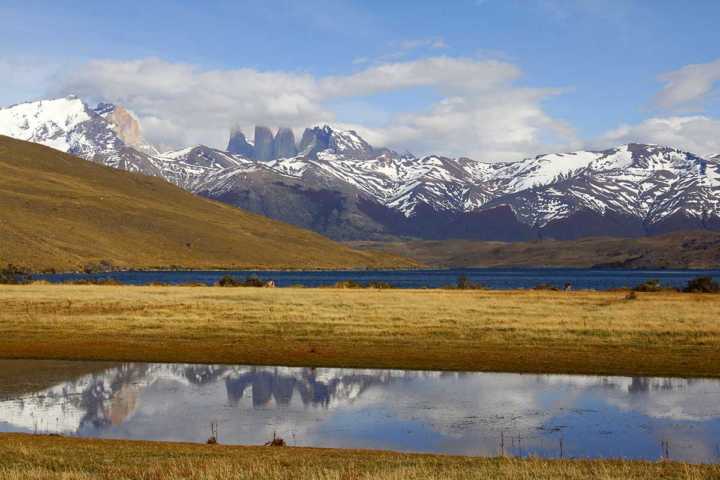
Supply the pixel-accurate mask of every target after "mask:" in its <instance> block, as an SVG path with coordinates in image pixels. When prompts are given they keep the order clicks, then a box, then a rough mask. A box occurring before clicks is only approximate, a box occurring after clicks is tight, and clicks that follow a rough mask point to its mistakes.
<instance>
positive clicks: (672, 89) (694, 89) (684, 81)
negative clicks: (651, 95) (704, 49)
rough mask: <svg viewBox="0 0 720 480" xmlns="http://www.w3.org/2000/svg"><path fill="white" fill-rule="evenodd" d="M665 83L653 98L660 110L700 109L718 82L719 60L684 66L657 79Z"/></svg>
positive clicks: (719, 73)
mask: <svg viewBox="0 0 720 480" xmlns="http://www.w3.org/2000/svg"><path fill="white" fill-rule="evenodd" d="M658 78H659V79H660V80H661V81H662V82H664V83H665V86H664V87H663V89H662V90H661V91H660V92H659V93H658V94H657V96H656V97H655V103H656V104H657V105H658V106H660V107H662V108H690V109H701V107H702V102H703V101H704V100H706V99H707V98H708V96H709V95H710V94H711V93H713V92H714V90H715V86H716V84H717V83H718V82H720V59H717V60H715V61H714V62H710V63H702V64H695V65H686V66H684V67H682V68H680V69H678V70H674V71H672V72H668V73H664V74H662V75H660V77H658Z"/></svg>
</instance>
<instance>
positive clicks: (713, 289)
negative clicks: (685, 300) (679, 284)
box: [683, 277, 720, 293]
mask: <svg viewBox="0 0 720 480" xmlns="http://www.w3.org/2000/svg"><path fill="white" fill-rule="evenodd" d="M683 291H684V292H687V293H720V283H718V282H716V281H715V280H713V279H712V277H697V278H693V279H692V280H690V281H689V282H688V284H687V287H685V288H684V289H683Z"/></svg>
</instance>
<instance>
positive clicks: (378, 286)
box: [367, 282, 395, 290]
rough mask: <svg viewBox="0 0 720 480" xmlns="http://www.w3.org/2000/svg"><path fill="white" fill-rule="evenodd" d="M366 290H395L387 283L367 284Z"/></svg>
mask: <svg viewBox="0 0 720 480" xmlns="http://www.w3.org/2000/svg"><path fill="white" fill-rule="evenodd" d="M367 288H379V289H382V290H385V289H389V288H395V287H393V286H392V285H391V284H389V283H387V282H369V283H368V284H367Z"/></svg>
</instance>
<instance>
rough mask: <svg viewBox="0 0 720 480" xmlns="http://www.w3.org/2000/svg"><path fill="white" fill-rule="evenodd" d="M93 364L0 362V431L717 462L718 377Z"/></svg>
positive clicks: (719, 439) (719, 426)
mask: <svg viewBox="0 0 720 480" xmlns="http://www.w3.org/2000/svg"><path fill="white" fill-rule="evenodd" d="M66 363H67V362H66ZM58 365H59V368H62V365H60V364H58ZM95 365H96V366H94V365H93V364H92V363H85V364H84V365H83V366H84V367H85V370H84V371H86V372H92V373H88V374H85V375H80V376H77V375H75V376H73V375H72V374H68V375H67V378H65V379H63V378H56V380H54V381H53V382H52V384H43V383H42V382H44V381H46V380H42V379H43V369H52V368H55V370H56V371H57V369H58V367H56V366H53V365H52V362H47V361H46V362H33V361H0V382H2V378H3V377H2V373H3V369H4V368H7V369H10V370H8V371H14V372H17V371H18V370H19V369H21V368H25V369H26V371H27V376H26V377H25V378H18V376H17V375H14V376H11V377H10V378H11V379H10V380H7V382H8V383H10V384H1V383H0V431H3V432H26V433H59V434H62V435H73V436H82V437H101V438H124V439H144V440H164V441H189V442H205V441H206V440H207V438H208V437H209V436H210V434H211V432H210V424H211V423H213V424H217V427H218V433H219V435H218V439H219V441H220V443H224V444H242V445H262V444H263V443H264V442H266V441H268V440H270V439H271V438H272V437H273V434H277V435H278V436H280V437H282V438H284V439H285V440H286V441H287V442H288V443H289V444H290V445H291V446H292V445H298V446H314V447H338V448H371V449H387V450H397V451H412V452H438V453H452V454H464V455H483V456H496V455H499V454H505V455H512V456H527V455H537V456H541V457H550V458H556V457H565V458H569V457H575V458H580V457H595V458H610V457H612V458H620V457H622V458H633V459H651V460H656V459H659V458H661V457H662V456H665V455H667V456H669V457H670V458H671V459H675V460H686V461H691V462H718V461H720V380H717V379H715V380H704V379H680V378H654V377H634V378H631V377H603V376H571V375H520V374H500V373H461V372H431V371H403V370H368V369H338V368H317V369H316V368H286V367H252V366H241V365H183V364H149V363H125V364H115V365H109V364H95ZM36 377H37V379H38V382H35V383H33V380H34V379H35V378H36ZM33 385H35V386H34V387H33ZM3 392H5V393H3ZM665 445H666V447H664V446H665Z"/></svg>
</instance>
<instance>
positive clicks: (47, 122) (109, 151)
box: [0, 96, 159, 175]
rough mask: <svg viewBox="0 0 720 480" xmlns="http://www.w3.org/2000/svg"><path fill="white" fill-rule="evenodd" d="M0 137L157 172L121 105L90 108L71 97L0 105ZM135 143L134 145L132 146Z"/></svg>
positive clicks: (122, 167)
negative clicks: (4, 136) (6, 105)
mask: <svg viewBox="0 0 720 480" xmlns="http://www.w3.org/2000/svg"><path fill="white" fill-rule="evenodd" d="M0 135H7V136H9V137H13V138H17V139H19V140H25V141H28V142H33V143H39V144H42V145H45V146H48V147H51V148H54V149H56V150H60V151H62V152H66V153H70V154H73V155H77V156H79V157H82V158H85V159H87V160H92V161H95V162H98V163H103V164H105V165H108V166H111V167H114V168H121V169H124V170H130V171H136V172H141V173H145V174H148V175H157V174H158V173H159V172H158V171H157V169H156V168H155V167H154V166H153V164H152V161H151V160H150V158H149V157H148V156H147V155H146V154H145V153H143V152H142V151H141V150H142V149H141V148H140V147H141V145H140V144H138V145H136V146H131V145H130V144H129V143H127V142H126V141H124V139H123V137H124V138H125V139H127V140H128V141H133V142H140V141H141V140H142V136H141V134H140V127H139V124H138V123H137V120H135V119H134V117H132V116H131V115H130V113H129V112H127V111H126V110H125V109H123V108H122V107H116V106H114V105H109V104H102V105H100V106H98V107H97V108H95V109H93V108H90V107H89V106H88V105H87V104H86V103H84V102H83V101H82V100H80V99H79V98H77V97H75V96H69V97H64V98H56V99H52V100H41V101H37V102H28V103H22V104H19V105H13V106H11V107H7V108H3V109H0ZM134 147H136V148H134Z"/></svg>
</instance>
